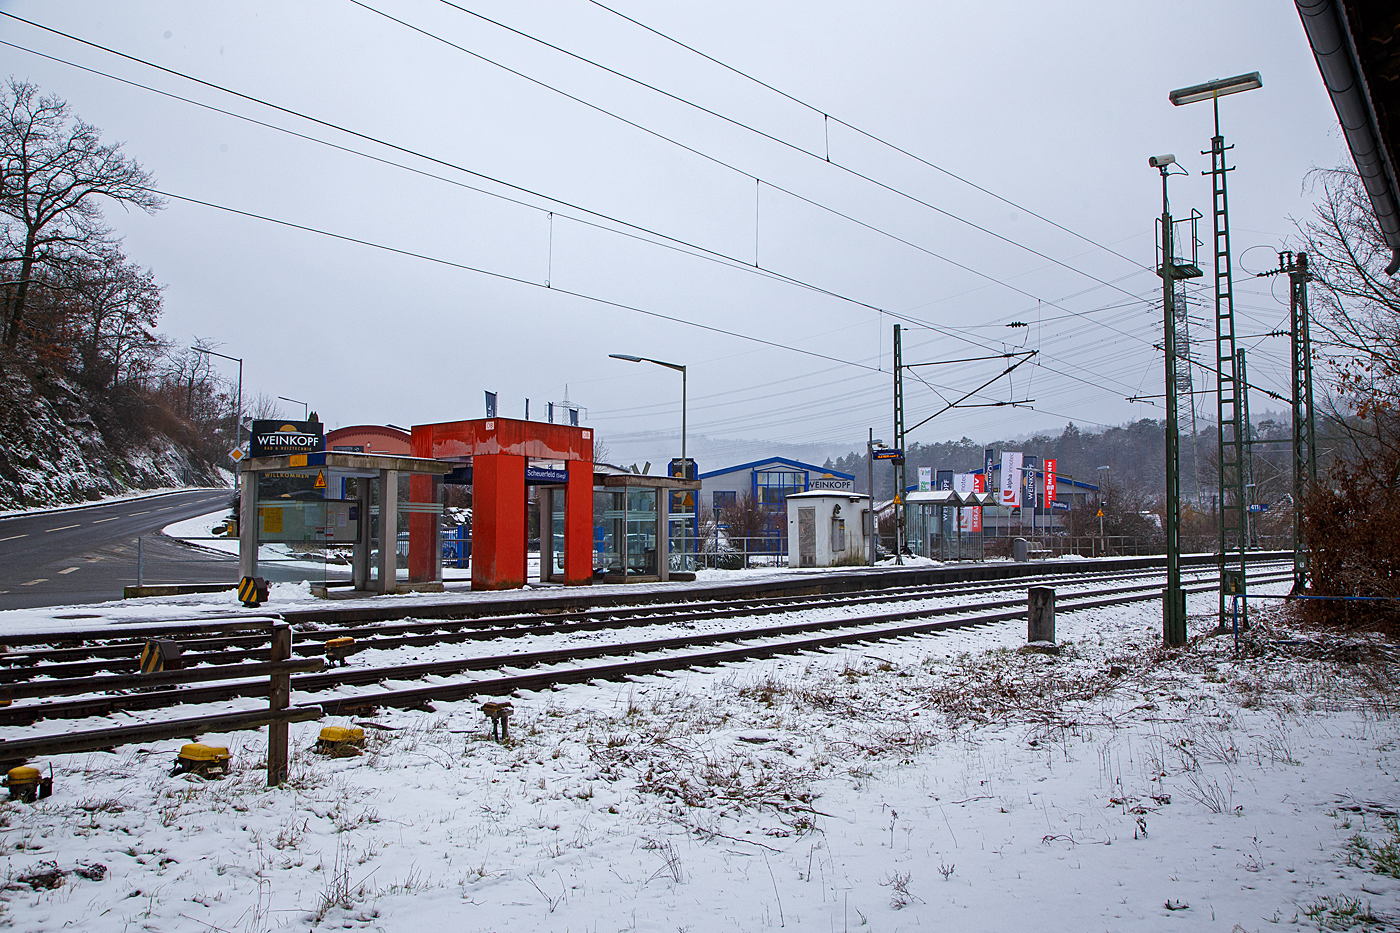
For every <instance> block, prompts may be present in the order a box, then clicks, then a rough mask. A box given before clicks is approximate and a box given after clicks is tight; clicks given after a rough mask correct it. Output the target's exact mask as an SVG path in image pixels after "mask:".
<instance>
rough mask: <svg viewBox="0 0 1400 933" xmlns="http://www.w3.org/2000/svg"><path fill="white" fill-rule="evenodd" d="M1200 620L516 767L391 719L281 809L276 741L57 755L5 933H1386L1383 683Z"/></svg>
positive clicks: (774, 689) (846, 685)
mask: <svg viewBox="0 0 1400 933" xmlns="http://www.w3.org/2000/svg"><path fill="white" fill-rule="evenodd" d="M1265 589H1266V591H1270V590H1271V591H1273V592H1282V590H1283V587H1282V586H1281V585H1277V586H1272V587H1268V588H1265ZM1214 602H1215V597H1214V596H1213V595H1209V594H1207V595H1199V596H1191V597H1190V603H1189V608H1190V611H1191V612H1192V613H1193V618H1192V632H1193V635H1197V636H1198V637H1197V638H1196V640H1194V641H1193V643H1192V645H1191V646H1189V647H1188V648H1186V649H1183V650H1179V651H1171V652H1167V651H1163V650H1162V649H1161V647H1160V643H1159V639H1158V637H1157V632H1158V631H1159V629H1160V622H1159V615H1158V613H1159V610H1158V609H1157V607H1156V606H1155V605H1154V604H1152V603H1145V604H1139V605H1134V606H1125V607H1117V608H1112V609H1099V610H1092V611H1085V612H1076V613H1069V614H1062V615H1061V616H1060V618H1059V634H1060V637H1061V641H1062V644H1063V651H1062V653H1061V654H1060V655H1058V656H1049V655H1044V654H1034V653H1023V652H1020V651H1018V650H1016V649H1018V648H1019V647H1020V645H1021V644H1022V642H1024V639H1025V628H1024V623H1006V624H999V625H993V626H987V627H983V628H979V629H975V630H966V631H956V632H949V633H946V634H943V635H939V636H929V637H919V638H906V639H901V640H899V641H896V642H882V643H878V644H876V643H871V644H865V645H860V646H857V647H854V648H851V649H847V650H843V651H839V652H829V653H814V654H808V655H802V656H795V657H787V658H779V659H774V660H767V661H762V662H750V663H744V664H731V665H726V666H724V667H721V668H717V669H706V670H699V671H689V672H685V673H681V674H675V675H670V676H662V675H657V676H651V677H644V678H639V679H637V680H635V681H632V682H628V683H621V684H618V683H605V684H594V685H579V686H571V687H566V688H562V689H559V690H556V691H553V692H549V693H540V694H526V695H522V696H518V697H516V698H514V701H513V702H514V704H515V709H516V718H515V719H514V720H513V722H512V730H511V731H512V741H511V742H509V743H506V744H497V743H494V742H492V741H490V739H489V737H488V735H487V732H486V730H485V729H484V728H483V719H482V716H481V714H480V713H479V712H478V710H477V707H476V705H475V704H473V703H468V702H462V703H443V704H437V705H436V709H435V710H434V711H433V712H431V713H426V712H412V711H389V710H385V711H382V712H381V713H379V714H378V715H376V716H374V717H373V718H372V719H371V720H370V722H372V723H373V724H375V726H379V727H382V728H375V727H374V726H371V727H370V728H368V729H367V732H368V743H367V748H366V751H365V754H364V755H362V756H357V757H350V758H325V757H322V756H320V755H318V754H316V753H315V752H314V751H313V750H312V746H313V745H314V742H315V738H316V734H317V731H318V729H319V728H320V727H321V726H323V725H330V724H342V723H343V722H345V721H344V720H335V721H334V722H332V721H330V720H328V721H326V722H323V723H307V724H300V725H293V726H292V737H293V746H294V750H295V751H294V758H293V764H292V779H291V780H290V781H289V783H288V784H287V785H285V786H283V787H281V788H278V789H274V790H268V789H266V788H264V787H263V786H262V784H263V774H262V772H261V770H260V768H261V766H262V764H263V761H262V756H263V754H264V748H265V744H264V743H265V740H264V737H263V735H262V734H258V733H239V734H235V735H228V736H206V737H204V740H205V741H210V742H213V743H215V744H228V745H229V746H230V747H231V748H232V749H233V751H234V773H233V775H232V776H231V777H229V778H227V779H224V780H215V781H204V780H201V779H199V778H194V777H190V776H178V777H171V776H170V774H169V770H170V765H171V762H172V760H173V759H174V757H175V753H176V750H177V748H178V746H179V744H180V743H179V742H165V743H155V744H152V745H148V746H142V747H130V748H124V749H119V750H118V752H117V753H116V754H106V753H95V754H91V755H75V756H64V757H59V758H56V759H54V760H53V761H52V764H53V767H54V774H55V778H56V780H55V793H54V795H53V797H51V798H49V799H48V800H45V801H42V802H40V803H38V804H35V805H24V804H16V803H4V804H0V858H3V860H4V863H5V869H6V878H7V881H6V883H5V885H4V889H3V891H0V921H4V922H8V923H10V924H12V925H13V926H14V927H16V928H18V929H24V930H32V931H47V930H60V929H65V928H69V927H71V928H77V929H84V930H126V929H132V930H137V929H149V930H227V931H233V930H240V931H242V930H250V931H256V930H272V929H281V928H290V929H308V928H317V929H328V928H350V929H368V930H422V931H426V930H438V929H452V930H461V931H475V930H483V931H486V930H504V929H509V930H511V931H520V933H523V931H527V930H548V931H566V930H575V931H584V930H588V931H593V930H601V931H615V930H655V931H677V930H690V931H702V930H746V931H747V930H756V929H766V928H787V927H792V928H794V929H813V930H822V931H832V930H841V931H850V930H858V929H868V930H881V931H884V930H912V929H920V928H935V929H958V930H988V931H993V930H996V931H1002V930H1008V929H1017V928H1019V929H1030V930H1158V929H1162V930H1168V929H1170V930H1178V929H1193V930H1194V929H1220V930H1222V931H1232V930H1235V929H1241V930H1246V931H1255V930H1260V929H1269V928H1272V927H1273V926H1274V925H1275V924H1276V923H1281V924H1284V925H1294V924H1297V925H1299V926H1301V927H1303V928H1305V929H1307V928H1318V929H1322V928H1326V929H1347V928H1352V927H1355V928H1358V929H1367V928H1370V929H1374V928H1378V927H1380V926H1382V925H1383V926H1384V927H1385V928H1394V927H1395V925H1396V920H1395V919H1392V918H1396V917H1400V880H1397V878H1396V876H1397V875H1400V827H1397V824H1396V821H1395V820H1396V818H1395V812H1396V811H1397V810H1400V789H1398V788H1397V786H1396V777H1395V776H1394V773H1395V772H1396V765H1397V764H1400V762H1397V761H1396V757H1397V749H1400V741H1398V740H1400V736H1398V735H1397V728H1396V720H1395V719H1394V717H1393V716H1392V712H1391V711H1392V708H1393V703H1392V691H1393V685H1394V683H1395V678H1394V673H1395V668H1394V661H1393V660H1392V656H1391V653H1390V652H1389V650H1388V649H1387V648H1386V647H1385V646H1383V645H1379V644H1376V643H1373V642H1371V641H1368V640H1366V639H1364V638H1353V639H1352V640H1350V641H1349V642H1347V643H1346V644H1342V643H1341V642H1340V640H1336V639H1328V638H1324V637H1322V636H1321V635H1319V634H1318V633H1315V632H1308V631H1299V630H1296V629H1292V628H1289V627H1288V625H1287V624H1286V623H1285V620H1284V617H1283V615H1282V614H1281V613H1279V612H1277V611H1268V612H1266V613H1265V614H1264V616H1263V617H1261V618H1260V620H1259V623H1260V624H1258V625H1256V627H1255V629H1254V631H1253V633H1252V637H1253V641H1252V642H1251V643H1250V645H1249V647H1248V648H1247V650H1246V651H1245V652H1244V653H1243V655H1242V656H1241V657H1240V658H1238V659H1237V658H1234V657H1233V656H1232V653H1231V643H1230V640H1229V639H1228V638H1218V637H1217V638H1211V637H1201V636H1200V633H1201V632H1202V631H1203V630H1204V629H1205V628H1206V627H1207V624H1208V619H1207V617H1208V616H1209V614H1210V613H1211V611H1212V609H1213V607H1214ZM1258 602H1260V603H1263V602H1265V601H1264V600H1260V601H1258ZM1268 602H1270V603H1273V602H1276V601H1272V600H1271V601H1268ZM311 699H313V698H312V697H303V696H300V695H299V696H298V697H297V700H298V701H299V702H301V701H305V700H311ZM98 866H101V867H100V868H99V867H98ZM1368 916H1374V917H1378V918H1386V919H1384V920H1383V921H1381V922H1378V923H1376V924H1372V923H1370V922H1369V921H1367V920H1366V919H1365V918H1366V917H1368Z"/></svg>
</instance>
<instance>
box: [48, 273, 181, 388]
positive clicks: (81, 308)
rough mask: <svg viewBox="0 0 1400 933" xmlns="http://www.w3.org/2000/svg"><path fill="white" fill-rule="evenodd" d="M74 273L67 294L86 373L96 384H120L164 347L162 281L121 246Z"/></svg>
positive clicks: (90, 380)
mask: <svg viewBox="0 0 1400 933" xmlns="http://www.w3.org/2000/svg"><path fill="white" fill-rule="evenodd" d="M74 272H75V275H74V276H73V278H75V279H76V281H75V282H74V283H73V285H72V287H71V288H70V289H69V290H68V293H67V294H68V296H69V300H68V304H69V306H70V307H71V308H72V310H73V317H74V319H75V324H76V325H77V326H76V327H75V328H74V330H75V331H77V334H76V336H77V339H78V340H79V342H80V348H79V354H80V358H81V360H82V364H83V370H84V373H85V374H86V375H87V376H88V377H89V382H91V383H95V384H102V383H105V384H106V385H110V386H116V385H117V384H118V383H120V382H121V379H122V375H123V374H124V373H125V372H127V371H128V370H130V369H133V368H138V369H139V368H141V364H143V363H148V362H150V358H151V356H152V354H153V353H155V352H156V351H158V350H159V349H160V344H159V342H158V340H157V338H156V335H155V331H154V328H155V325H156V322H157V321H158V320H159V319H160V313H161V310H162V308H161V286H160V285H157V284H156V281H155V275H154V273H152V272H151V271H150V270H149V269H146V270H143V269H141V268H140V267H139V266H137V265H136V264H135V263H133V262H130V261H128V260H127V258H126V256H124V255H123V254H122V253H121V251H120V250H118V249H115V248H113V249H107V250H103V251H102V252H101V253H99V254H96V255H93V256H90V257H88V258H87V259H86V260H84V261H83V262H81V263H79V264H77V266H76V267H75V268H74ZM93 376H97V377H98V378H96V379H93V378H92V377H93Z"/></svg>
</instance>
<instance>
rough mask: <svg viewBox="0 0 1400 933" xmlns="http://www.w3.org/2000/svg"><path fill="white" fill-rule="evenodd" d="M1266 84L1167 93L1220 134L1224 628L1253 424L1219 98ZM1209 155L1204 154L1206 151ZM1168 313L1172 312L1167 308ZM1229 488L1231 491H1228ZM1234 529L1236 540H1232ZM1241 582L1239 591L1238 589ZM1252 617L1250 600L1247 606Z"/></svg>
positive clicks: (1252, 77)
mask: <svg viewBox="0 0 1400 933" xmlns="http://www.w3.org/2000/svg"><path fill="white" fill-rule="evenodd" d="M1263 86H1264V82H1263V80H1262V79H1261V78H1260V77H1259V72H1257V71H1252V72H1250V73H1249V74H1242V75H1236V76H1235V77H1233V78H1222V79H1219V80H1215V81H1207V82H1206V83H1205V84H1197V85H1193V86H1191V87H1184V88H1179V89H1177V90H1175V91H1172V92H1171V93H1170V94H1168V95H1167V97H1168V99H1169V100H1170V101H1171V102H1172V104H1173V105H1174V106H1177V107H1181V106H1184V105H1185V104H1194V103H1197V102H1199V101H1203V100H1209V101H1210V102H1211V107H1212V109H1213V110H1214V114H1215V136H1214V137H1212V138H1211V141H1210V175H1211V189H1212V205H1211V216H1212V217H1213V218H1214V227H1215V230H1214V233H1215V239H1214V242H1213V246H1212V249H1213V253H1212V254H1213V256H1214V257H1215V359H1216V373H1215V375H1216V379H1215V385H1216V395H1215V399H1216V403H1215V404H1216V418H1215V425H1216V428H1215V430H1216V444H1217V454H1218V456H1219V458H1220V468H1219V470H1218V471H1217V473H1218V475H1219V484H1220V485H1219V491H1220V524H1219V532H1220V629H1219V630H1220V631H1224V629H1225V627H1226V626H1225V623H1226V617H1225V600H1226V589H1227V587H1226V575H1227V567H1228V565H1229V563H1230V551H1231V549H1232V547H1234V548H1237V549H1238V550H1239V555H1238V558H1239V570H1238V571H1233V572H1231V576H1233V577H1237V580H1235V581H1234V582H1233V583H1232V586H1231V589H1232V590H1234V591H1237V592H1238V594H1239V595H1240V596H1241V597H1243V595H1244V593H1245V548H1246V547H1247V545H1248V540H1247V535H1248V531H1247V529H1246V524H1247V521H1248V513H1247V512H1246V511H1245V491H1244V483H1245V476H1244V461H1245V454H1246V451H1247V447H1246V444H1247V442H1248V438H1247V437H1246V436H1245V432H1246V431H1247V430H1248V425H1246V424H1245V423H1244V422H1243V419H1242V417H1241V415H1242V408H1243V406H1244V405H1245V404H1247V402H1246V400H1245V392H1246V391H1247V390H1246V388H1245V385H1244V374H1243V373H1241V372H1240V371H1239V369H1238V366H1237V363H1236V359H1237V357H1236V349H1237V348H1236V347H1235V297H1234V292H1235V288H1234V272H1233V271H1232V270H1231V265H1230V207H1229V196H1228V194H1227V193H1226V187H1227V186H1226V178H1227V177H1228V175H1229V172H1230V171H1231V169H1230V167H1229V166H1228V165H1227V164H1226V162H1225V152H1226V149H1227V147H1226V145H1225V137H1224V136H1222V135H1221V134H1220V98H1222V97H1226V96H1229V95H1230V94H1239V93H1240V92H1242V91H1252V90H1255V89H1257V88H1261V87H1263ZM1202 155H1204V153H1202ZM1168 313H1171V312H1170V311H1168ZM1227 493H1229V495H1227ZM1231 532H1233V533H1234V540H1233V541H1232V540H1231ZM1236 587H1237V590H1235V588H1236ZM1245 615H1246V618H1248V605H1247V604H1246V605H1245Z"/></svg>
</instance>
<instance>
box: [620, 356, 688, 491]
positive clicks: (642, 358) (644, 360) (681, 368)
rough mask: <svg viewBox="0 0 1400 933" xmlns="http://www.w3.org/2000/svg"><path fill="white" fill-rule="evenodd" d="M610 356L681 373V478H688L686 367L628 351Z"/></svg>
mask: <svg viewBox="0 0 1400 933" xmlns="http://www.w3.org/2000/svg"><path fill="white" fill-rule="evenodd" d="M608 357H609V358H611V359H614V360H626V361H627V362H629V363H655V364H656V365H657V366H665V367H666V368H667V369H674V370H675V371H676V372H678V373H680V374H681V479H687V478H688V477H687V476H686V473H687V471H688V468H689V466H690V464H689V462H688V461H687V460H686V458H685V367H684V366H682V365H681V364H680V363H664V362H662V361H661V360H653V359H650V358H648V357H645V356H631V355H630V354H627V353H609V354H608Z"/></svg>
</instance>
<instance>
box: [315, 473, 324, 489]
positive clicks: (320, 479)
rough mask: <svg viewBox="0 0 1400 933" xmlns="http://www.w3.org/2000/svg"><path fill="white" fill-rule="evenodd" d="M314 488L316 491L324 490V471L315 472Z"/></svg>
mask: <svg viewBox="0 0 1400 933" xmlns="http://www.w3.org/2000/svg"><path fill="white" fill-rule="evenodd" d="M315 488H316V489H325V488H326V471H325V470H317V471H316V485H315Z"/></svg>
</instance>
